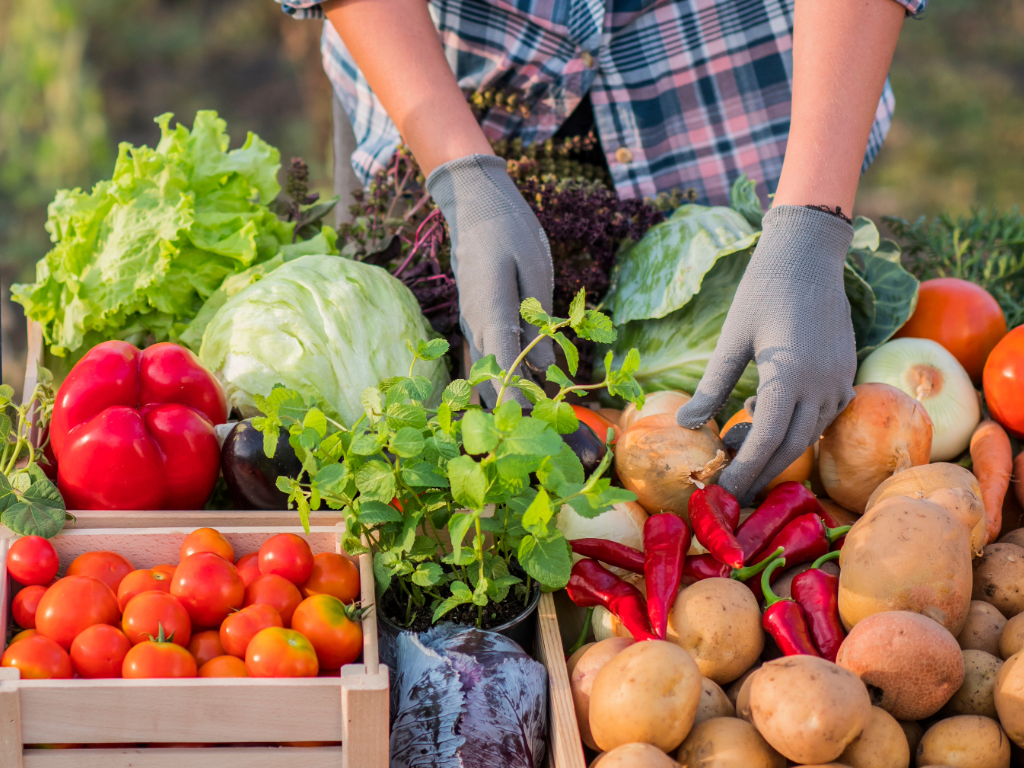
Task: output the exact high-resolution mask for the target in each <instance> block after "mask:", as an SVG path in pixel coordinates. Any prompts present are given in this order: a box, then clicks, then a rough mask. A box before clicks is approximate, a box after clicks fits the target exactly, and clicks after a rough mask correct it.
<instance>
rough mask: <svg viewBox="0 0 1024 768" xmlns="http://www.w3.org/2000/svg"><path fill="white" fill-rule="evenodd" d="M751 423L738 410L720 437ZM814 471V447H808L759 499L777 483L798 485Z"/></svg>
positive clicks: (763, 491) (746, 414)
mask: <svg viewBox="0 0 1024 768" xmlns="http://www.w3.org/2000/svg"><path fill="white" fill-rule="evenodd" d="M751 421H753V419H751V418H750V414H748V413H747V411H746V409H745V408H740V409H739V410H738V411H736V413H734V414H733V416H732V418H731V419H729V420H728V421H727V422H725V424H724V425H723V426H722V437H723V438H724V437H725V433H726V432H728V431H729V430H730V429H732V428H733V427H734V426H736V425H737V424H747V423H750V422H751ZM813 471H814V446H813V445H810V446H808V447H807V450H806V451H804V452H803V453H802V454H800V456H799V457H798V458H797V460H796V461H794V462H793V463H792V464H790V465H789V466H788V467H786V468H785V469H784V470H782V471H781V472H780V473H779V474H778V475H777V476H776V477H775V478H774V479H773V480H772V481H771V482H770V483H768V485H767V486H765V488H764V490H762V491H761V493H760V494H759V497H760V496H761V495H764V494H765V493H766V492H767V491H770V490H771V489H772V488H774V487H775V486H776V485H778V484H779V483H785V482H786V481H788V480H795V481H796V482H798V483H805V482H807V480H808V479H809V478H810V476H811V472H813Z"/></svg>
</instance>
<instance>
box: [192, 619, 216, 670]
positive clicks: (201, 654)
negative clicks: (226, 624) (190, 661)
mask: <svg viewBox="0 0 1024 768" xmlns="http://www.w3.org/2000/svg"><path fill="white" fill-rule="evenodd" d="M188 652H189V653H191V654H192V655H193V656H194V657H195V660H196V666H197V667H199V668H200V669H202V668H203V664H205V663H206V662H208V661H209V660H210V659H215V658H217V657H218V656H224V655H225V653H224V646H223V645H221V644H220V632H219V631H217V630H216V629H204V630H203V631H202V632H196V633H195V634H194V635H192V639H191V640H189V641H188Z"/></svg>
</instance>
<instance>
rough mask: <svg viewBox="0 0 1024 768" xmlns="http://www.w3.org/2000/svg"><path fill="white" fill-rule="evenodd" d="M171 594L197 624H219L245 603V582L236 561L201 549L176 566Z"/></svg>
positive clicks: (214, 625)
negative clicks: (235, 563)
mask: <svg viewBox="0 0 1024 768" xmlns="http://www.w3.org/2000/svg"><path fill="white" fill-rule="evenodd" d="M171 594H172V595H174V596H175V597H176V598H178V600H180V601H181V604H182V605H184V606H185V610H186V611H188V615H189V617H190V618H191V619H192V623H193V624H194V625H195V626H197V627H217V626H220V623H221V622H222V621H224V619H226V618H227V616H228V614H229V613H231V611H232V610H233V609H235V608H241V607H242V601H243V600H244V599H245V582H243V581H242V577H241V576H239V575H238V571H236V570H235V566H234V564H233V563H231V562H229V561H228V560H225V559H224V558H223V557H221V556H220V555H215V554H213V553H212V552H198V553H196V554H194V555H189V556H188V557H186V558H185V559H184V560H182V561H181V565H179V566H178V568H177V570H175V572H174V579H173V581H172V582H171Z"/></svg>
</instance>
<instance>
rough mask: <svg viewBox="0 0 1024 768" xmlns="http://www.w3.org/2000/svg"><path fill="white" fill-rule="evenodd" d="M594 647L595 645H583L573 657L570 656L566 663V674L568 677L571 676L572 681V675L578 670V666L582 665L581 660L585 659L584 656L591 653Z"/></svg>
mask: <svg viewBox="0 0 1024 768" xmlns="http://www.w3.org/2000/svg"><path fill="white" fill-rule="evenodd" d="M593 647H594V643H587V644H586V645H581V646H580V647H579V648H577V649H576V651H575V652H574V653H573V655H572V656H570V657H569V658H568V659H567V660H566V662H565V672H566V674H567V675H569V678H570V679H572V673H573V671H574V670H575V669H576V665H577V664H579V663H580V659H582V658H583V654H584V653H586V652H587V651H589V650H590V649H591V648H593Z"/></svg>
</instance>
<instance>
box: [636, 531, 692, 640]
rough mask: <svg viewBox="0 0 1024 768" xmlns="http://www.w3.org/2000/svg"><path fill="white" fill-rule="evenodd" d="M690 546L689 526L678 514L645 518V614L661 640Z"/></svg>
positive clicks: (666, 626)
mask: <svg viewBox="0 0 1024 768" xmlns="http://www.w3.org/2000/svg"><path fill="white" fill-rule="evenodd" d="M689 548H690V529H689V527H688V526H687V525H686V523H685V522H684V521H683V519H682V518H681V517H676V516H675V515H673V514H670V513H662V514H660V515H651V516H650V517H648V518H647V522H645V523H644V583H645V584H646V585H647V615H648V616H650V618H651V626H652V627H653V628H654V633H655V634H656V635H657V636H658V637H660V638H661V639H662V640H664V639H665V632H666V631H668V615H669V613H671V612H672V606H673V605H675V602H676V596H677V595H678V594H679V584H680V582H681V581H682V579H683V564H684V563H685V562H686V552H687V550H688V549H689Z"/></svg>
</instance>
